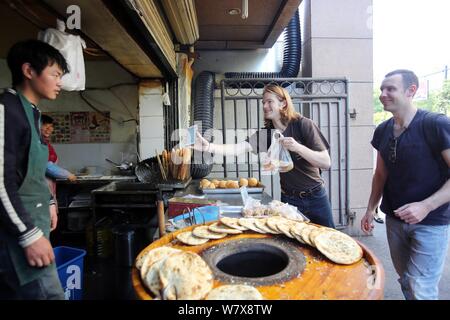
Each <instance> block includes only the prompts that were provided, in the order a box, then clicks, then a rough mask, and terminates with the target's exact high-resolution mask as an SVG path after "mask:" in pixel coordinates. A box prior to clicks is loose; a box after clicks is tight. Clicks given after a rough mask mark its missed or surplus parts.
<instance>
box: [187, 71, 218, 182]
mask: <svg viewBox="0 0 450 320" xmlns="http://www.w3.org/2000/svg"><path fill="white" fill-rule="evenodd" d="M214 82H215V75H214V73H213V72H210V71H203V72H201V73H200V74H199V75H198V76H197V78H196V79H195V84H194V101H193V106H194V108H193V109H194V117H193V119H194V123H196V122H198V121H201V122H202V128H201V134H202V136H203V137H204V138H205V139H206V140H208V141H210V142H211V140H212V135H211V132H210V131H208V130H209V129H212V128H213V126H214ZM201 157H202V153H201V152H199V151H194V158H193V160H197V159H200V158H201ZM202 162H203V163H194V162H193V163H192V164H191V176H192V178H193V179H200V178H203V177H206V176H207V175H208V174H209V173H210V172H211V170H212V167H213V164H212V163H205V161H204V159H203V158H202Z"/></svg>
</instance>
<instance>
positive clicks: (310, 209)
mask: <svg viewBox="0 0 450 320" xmlns="http://www.w3.org/2000/svg"><path fill="white" fill-rule="evenodd" d="M281 201H282V202H285V203H289V204H290V205H293V206H296V207H297V208H298V210H299V211H300V212H301V213H303V214H304V215H305V216H307V217H308V218H309V219H310V220H311V222H313V223H316V224H320V225H322V226H326V227H330V228H334V227H335V226H334V222H333V216H332V213H331V207H330V201H329V200H328V196H327V191H326V190H325V188H324V187H322V188H320V189H318V190H317V191H314V192H312V194H311V195H310V196H308V197H304V198H300V197H299V196H290V195H286V194H283V193H282V194H281Z"/></svg>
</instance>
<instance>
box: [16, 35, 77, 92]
mask: <svg viewBox="0 0 450 320" xmlns="http://www.w3.org/2000/svg"><path fill="white" fill-rule="evenodd" d="M7 62H8V67H9V70H11V76H12V85H13V87H16V86H18V85H20V84H22V83H23V81H24V80H25V79H24V76H23V73H22V65H23V64H24V63H29V64H30V66H31V67H32V68H33V69H34V71H36V73H37V74H38V75H40V74H41V72H42V70H44V69H45V68H46V67H47V66H51V65H53V64H54V63H56V64H57V65H58V66H59V67H60V68H61V70H62V71H63V73H64V74H65V73H68V72H69V66H68V64H67V61H66V59H65V58H64V56H63V55H62V54H61V52H59V51H58V50H57V49H56V48H55V47H53V46H51V45H49V44H48V43H45V42H43V41H39V40H26V41H21V42H18V43H16V44H15V45H13V46H12V47H11V49H10V50H9V52H8V57H7Z"/></svg>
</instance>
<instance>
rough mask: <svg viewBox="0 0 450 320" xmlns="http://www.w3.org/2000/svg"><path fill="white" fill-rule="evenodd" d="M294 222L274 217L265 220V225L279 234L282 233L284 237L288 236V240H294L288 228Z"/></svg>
mask: <svg viewBox="0 0 450 320" xmlns="http://www.w3.org/2000/svg"><path fill="white" fill-rule="evenodd" d="M295 223H297V222H295V221H293V220H289V219H286V218H285V217H282V216H274V217H270V218H267V221H266V225H267V226H268V227H269V228H270V229H272V230H277V231H279V232H280V233H284V235H286V236H288V237H289V238H294V236H293V235H292V234H291V233H290V231H289V230H290V228H291V226H293V225H294V224H295Z"/></svg>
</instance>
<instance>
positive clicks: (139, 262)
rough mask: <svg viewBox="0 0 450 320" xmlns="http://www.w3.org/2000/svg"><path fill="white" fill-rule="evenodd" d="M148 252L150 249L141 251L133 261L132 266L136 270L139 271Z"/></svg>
mask: <svg viewBox="0 0 450 320" xmlns="http://www.w3.org/2000/svg"><path fill="white" fill-rule="evenodd" d="M149 251H150V249H144V250H142V251H141V252H140V253H139V254H138V256H137V257H136V259H135V260H134V265H135V267H136V268H137V269H138V270H141V268H142V264H143V263H144V259H145V258H146V257H147V253H149Z"/></svg>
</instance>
